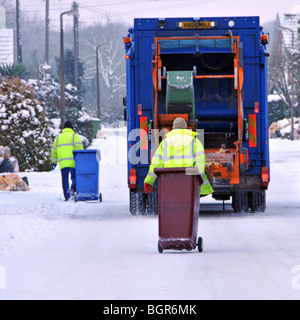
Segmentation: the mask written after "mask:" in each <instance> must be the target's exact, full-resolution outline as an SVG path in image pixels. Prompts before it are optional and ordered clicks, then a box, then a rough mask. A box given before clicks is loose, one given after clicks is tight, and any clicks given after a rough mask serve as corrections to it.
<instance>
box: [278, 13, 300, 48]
mask: <svg viewBox="0 0 300 320" xmlns="http://www.w3.org/2000/svg"><path fill="white" fill-rule="evenodd" d="M299 21H300V14H284V13H278V22H279V26H281V27H283V28H288V29H291V30H292V31H293V32H292V31H290V30H287V29H281V33H282V37H283V42H284V46H285V47H286V48H293V34H294V45H295V44H296V41H297V40H298V28H299V27H300V23H299Z"/></svg>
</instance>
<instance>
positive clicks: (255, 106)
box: [254, 102, 259, 113]
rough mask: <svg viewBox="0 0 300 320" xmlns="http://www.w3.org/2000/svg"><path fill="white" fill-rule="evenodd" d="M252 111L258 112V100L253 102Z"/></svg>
mask: <svg viewBox="0 0 300 320" xmlns="http://www.w3.org/2000/svg"><path fill="white" fill-rule="evenodd" d="M254 112H255V113H259V102H255V104H254Z"/></svg>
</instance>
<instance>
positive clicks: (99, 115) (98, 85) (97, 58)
mask: <svg viewBox="0 0 300 320" xmlns="http://www.w3.org/2000/svg"><path fill="white" fill-rule="evenodd" d="M104 45H105V43H102V44H99V45H98V46H97V47H96V73H97V117H98V119H100V124H99V129H101V106H100V78H99V48H101V47H102V46H104Z"/></svg>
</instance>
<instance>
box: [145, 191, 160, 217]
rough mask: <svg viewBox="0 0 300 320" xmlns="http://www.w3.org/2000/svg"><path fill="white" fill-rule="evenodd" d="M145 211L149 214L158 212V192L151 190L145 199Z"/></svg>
mask: <svg viewBox="0 0 300 320" xmlns="http://www.w3.org/2000/svg"><path fill="white" fill-rule="evenodd" d="M147 212H148V213H149V214H158V193H157V192H151V193H149V194H148V199H147Z"/></svg>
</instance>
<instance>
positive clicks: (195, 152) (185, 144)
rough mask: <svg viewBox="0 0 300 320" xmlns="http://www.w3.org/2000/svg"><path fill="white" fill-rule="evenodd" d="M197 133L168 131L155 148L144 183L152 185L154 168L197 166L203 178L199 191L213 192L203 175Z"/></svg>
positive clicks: (185, 130) (154, 178)
mask: <svg viewBox="0 0 300 320" xmlns="http://www.w3.org/2000/svg"><path fill="white" fill-rule="evenodd" d="M196 135H197V133H196V132H193V131H191V130H188V129H177V130H172V131H170V132H169V133H168V134H167V135H166V138H165V139H164V140H163V141H162V142H161V143H160V145H159V147H158V148H157V150H156V152H155V154H154V156H153V158H152V162H151V165H150V168H149V172H148V174H147V176H146V178H145V181H144V182H145V183H148V184H150V185H153V184H154V182H155V180H156V178H157V176H156V174H155V173H154V169H155V168H174V167H175V168H176V167H184V168H185V167H197V168H198V169H199V171H200V173H201V176H202V178H203V184H202V185H201V190H200V193H201V194H202V195H207V194H210V193H213V192H214V190H213V188H212V187H211V185H210V183H209V181H208V179H207V177H206V175H205V172H204V170H205V163H206V158H205V152H204V148H203V146H202V144H201V142H200V141H199V140H198V139H197V138H196Z"/></svg>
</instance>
